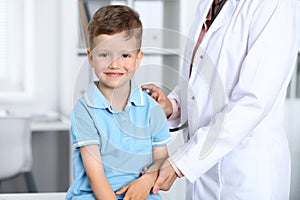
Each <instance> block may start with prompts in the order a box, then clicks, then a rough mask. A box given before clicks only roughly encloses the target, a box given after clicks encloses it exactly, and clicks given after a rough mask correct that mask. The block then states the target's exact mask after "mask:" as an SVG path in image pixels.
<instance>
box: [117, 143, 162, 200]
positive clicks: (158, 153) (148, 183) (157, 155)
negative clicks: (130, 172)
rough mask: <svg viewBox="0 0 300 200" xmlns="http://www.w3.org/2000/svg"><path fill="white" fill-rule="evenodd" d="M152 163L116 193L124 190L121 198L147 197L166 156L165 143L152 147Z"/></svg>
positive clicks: (140, 198) (135, 198)
mask: <svg viewBox="0 0 300 200" xmlns="http://www.w3.org/2000/svg"><path fill="white" fill-rule="evenodd" d="M152 152H153V153H152V154H153V163H152V165H151V166H150V167H149V169H148V170H147V171H146V172H145V174H144V175H143V176H141V177H140V178H138V179H136V180H134V181H132V182H130V183H128V184H127V185H125V186H123V187H122V188H121V189H119V190H118V191H117V192H116V193H117V194H122V193H124V192H126V195H125V197H124V199H123V200H129V199H132V200H145V199H147V198H148V196H149V193H150V191H151V188H152V187H153V185H154V183H155V181H156V179H157V177H158V173H159V169H160V167H161V165H162V164H163V163H164V161H165V160H166V159H167V158H168V150H167V145H163V146H154V147H152Z"/></svg>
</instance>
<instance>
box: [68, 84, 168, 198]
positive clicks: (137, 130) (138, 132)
mask: <svg viewBox="0 0 300 200" xmlns="http://www.w3.org/2000/svg"><path fill="white" fill-rule="evenodd" d="M96 84H97V82H95V83H92V84H91V85H90V86H89V87H88V89H87V92H86V94H85V96H84V97H82V98H81V99H79V101H78V102H77V104H76V105H75V107H74V109H73V110H72V112H71V115H70V118H71V123H72V127H71V139H72V143H73V146H74V150H73V158H72V159H73V177H74V183H73V184H72V186H71V187H70V188H69V190H68V192H67V196H66V199H95V196H94V195H93V191H92V188H91V186H90V184H89V180H88V177H87V175H86V173H85V169H84V166H83V162H82V159H81V156H80V151H79V147H81V146H86V145H92V144H97V145H99V149H100V153H101V159H102V163H103V167H104V171H105V174H106V177H107V179H108V181H109V183H110V185H111V186H112V188H113V190H114V191H117V190H118V189H120V188H121V187H122V186H124V185H126V184H127V183H128V182H130V181H132V180H135V179H137V178H138V177H139V176H140V173H141V172H142V170H143V168H144V167H149V166H150V165H151V163H152V147H153V146H161V145H165V144H167V143H168V142H169V141H170V134H169V128H168V124H167V120H166V118H165V114H164V111H163V109H162V108H161V107H160V105H159V104H158V103H157V102H155V101H154V100H153V99H152V98H151V97H150V96H149V95H147V94H146V93H145V92H142V90H141V89H140V88H138V87H137V86H136V85H135V84H134V83H133V81H131V93H130V97H129V99H128V102H127V105H126V108H125V109H124V111H118V110H114V109H112V107H111V104H110V103H109V102H108V100H107V99H106V98H105V97H104V96H103V95H102V93H101V92H100V91H99V90H98V88H97V86H96ZM117 198H123V196H122V195H121V196H117ZM148 199H149V200H150V199H151V200H156V199H161V197H160V196H159V195H154V194H152V193H151V194H150V195H149V198H148Z"/></svg>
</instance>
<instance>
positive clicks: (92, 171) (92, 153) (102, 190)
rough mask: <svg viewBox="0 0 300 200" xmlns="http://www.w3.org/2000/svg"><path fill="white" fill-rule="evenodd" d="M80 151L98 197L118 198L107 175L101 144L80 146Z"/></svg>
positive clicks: (98, 198)
mask: <svg viewBox="0 0 300 200" xmlns="http://www.w3.org/2000/svg"><path fill="white" fill-rule="evenodd" d="M80 153H81V157H82V161H83V164H84V168H85V171H86V174H87V176H88V178H89V181H90V185H91V187H92V189H93V192H94V195H95V196H96V199H97V200H101V199H104V200H106V199H112V200H113V199H117V198H116V195H115V193H114V191H113V189H112V187H111V186H110V184H109V182H108V180H107V178H106V176H105V173H104V170H103V165H102V161H101V155H100V151H99V146H98V145H88V146H83V147H80Z"/></svg>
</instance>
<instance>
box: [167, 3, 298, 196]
mask: <svg viewBox="0 0 300 200" xmlns="http://www.w3.org/2000/svg"><path fill="white" fill-rule="evenodd" d="M211 3H212V1H210V0H201V1H200V2H199V6H198V9H197V13H196V16H195V19H194V22H193V25H192V28H191V31H190V36H189V37H191V38H192V40H193V41H196V40H197V37H198V35H199V32H200V28H201V26H202V24H203V22H204V19H205V17H206V15H207V13H208V10H209V8H210V6H211ZM296 3H297V2H296V0H227V2H226V4H225V5H224V7H223V9H222V10H221V12H220V14H219V15H218V17H217V18H216V19H215V21H214V23H213V24H212V25H211V27H210V28H209V30H208V32H207V33H206V35H205V37H204V39H203V40H202V43H201V45H200V48H199V50H198V52H197V54H196V57H195V62H194V63H195V65H196V66H195V67H194V68H193V70H192V74H191V77H190V78H189V77H188V76H189V75H188V73H189V72H188V71H189V70H188V69H189V65H190V63H189V62H190V60H191V55H192V51H193V49H194V42H191V41H189V42H187V45H186V51H185V62H184V63H183V65H182V67H181V72H180V73H181V77H180V78H181V80H180V84H179V86H178V87H177V88H175V89H174V91H173V93H171V94H170V95H169V97H170V98H175V99H176V100H177V102H178V104H179V107H180V109H181V122H184V121H186V120H188V122H189V126H188V131H187V130H186V133H185V134H187V135H186V138H187V139H188V141H187V142H186V143H185V144H184V145H183V146H181V147H180V148H179V149H178V150H177V151H176V152H175V153H174V154H172V155H171V159H172V160H173V161H174V163H175V164H176V166H177V167H178V168H179V169H180V170H181V172H182V173H183V174H184V175H185V177H186V178H187V180H188V185H187V198H186V199H187V200H235V199H238V200H288V199H289V186H290V152H289V147H288V142H287V138H286V133H285V130H284V119H283V103H284V99H285V95H286V88H287V86H288V83H289V81H290V78H291V76H292V73H293V68H294V64H295V58H296V55H297V52H298V47H299V44H300V43H299V42H300V40H299V36H300V32H299V28H298V27H299V21H297V20H296V17H295V16H296V14H297V12H299V10H298V11H297V10H296V7H297V6H296ZM170 123H171V125H172V126H176V125H178V123H179V122H178V120H173V121H170ZM189 138H190V139H189Z"/></svg>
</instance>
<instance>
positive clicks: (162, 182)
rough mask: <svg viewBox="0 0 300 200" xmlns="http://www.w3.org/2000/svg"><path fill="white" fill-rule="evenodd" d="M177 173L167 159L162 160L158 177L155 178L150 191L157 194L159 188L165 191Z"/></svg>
mask: <svg viewBox="0 0 300 200" xmlns="http://www.w3.org/2000/svg"><path fill="white" fill-rule="evenodd" d="M176 178H177V174H176V172H175V170H174V169H173V167H172V165H171V164H170V162H169V161H168V160H166V161H165V162H164V164H163V165H162V167H161V168H160V170H159V175H158V178H157V179H156V181H155V183H154V186H153V190H152V192H153V193H154V194H157V193H158V191H159V190H164V191H167V190H169V189H170V188H171V186H172V185H173V183H174V181H175V180H176Z"/></svg>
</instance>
